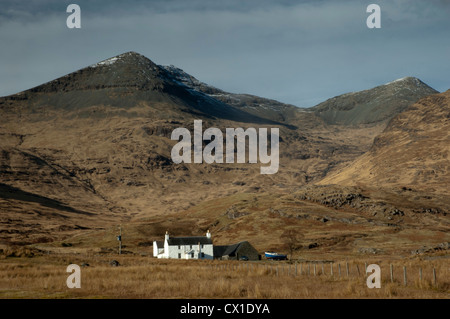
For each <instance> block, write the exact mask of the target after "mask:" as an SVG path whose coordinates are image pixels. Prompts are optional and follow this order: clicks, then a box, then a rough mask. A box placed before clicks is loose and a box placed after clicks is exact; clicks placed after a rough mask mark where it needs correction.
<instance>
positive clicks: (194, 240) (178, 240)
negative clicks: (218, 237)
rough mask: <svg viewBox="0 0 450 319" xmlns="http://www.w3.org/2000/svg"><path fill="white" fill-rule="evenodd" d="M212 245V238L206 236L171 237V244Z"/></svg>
mask: <svg viewBox="0 0 450 319" xmlns="http://www.w3.org/2000/svg"><path fill="white" fill-rule="evenodd" d="M199 243H200V244H202V245H212V239H211V238H208V237H206V236H193V237H170V238H169V246H178V245H198V244H199Z"/></svg>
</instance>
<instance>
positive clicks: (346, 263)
mask: <svg viewBox="0 0 450 319" xmlns="http://www.w3.org/2000/svg"><path fill="white" fill-rule="evenodd" d="M345 268H347V277H348V275H349V273H350V272H349V270H348V262H345Z"/></svg>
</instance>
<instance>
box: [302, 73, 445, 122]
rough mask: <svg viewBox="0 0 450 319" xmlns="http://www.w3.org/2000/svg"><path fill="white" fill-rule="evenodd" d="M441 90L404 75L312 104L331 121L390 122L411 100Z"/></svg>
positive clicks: (412, 101)
mask: <svg viewBox="0 0 450 319" xmlns="http://www.w3.org/2000/svg"><path fill="white" fill-rule="evenodd" d="M435 93H438V91H436V90H435V89H433V88H431V87H429V86H428V85H427V84H425V83H423V82H422V81H420V80H419V79H417V78H414V77H405V78H401V79H398V80H395V81H392V82H389V83H386V84H384V85H380V86H377V87H375V88H372V89H369V90H364V91H359V92H352V93H347V94H343V95H339V96H336V97H333V98H331V99H328V100H326V101H325V102H322V103H320V104H318V105H316V106H314V107H312V108H310V110H311V111H313V112H314V113H315V114H317V115H318V116H319V117H321V118H322V119H323V120H324V121H325V122H327V123H328V124H342V125H359V124H370V123H380V122H387V121H389V120H390V119H391V118H392V117H394V116H395V115H396V114H398V113H400V112H402V111H403V110H405V109H406V108H407V107H408V106H409V105H410V104H412V103H414V102H416V101H417V100H418V99H420V98H422V97H425V96H428V95H430V94H435Z"/></svg>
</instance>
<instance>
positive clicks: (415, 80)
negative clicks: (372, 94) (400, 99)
mask: <svg viewBox="0 0 450 319" xmlns="http://www.w3.org/2000/svg"><path fill="white" fill-rule="evenodd" d="M390 84H408V85H415V86H423V85H426V84H425V83H423V82H422V81H421V80H420V79H418V78H416V77H413V76H405V77H403V78H400V79H397V80H394V81H391V82H388V83H386V84H384V85H390Z"/></svg>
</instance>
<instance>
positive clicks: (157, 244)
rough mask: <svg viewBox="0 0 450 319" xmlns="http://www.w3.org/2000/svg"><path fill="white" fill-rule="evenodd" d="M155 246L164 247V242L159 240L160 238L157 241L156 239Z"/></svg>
mask: <svg viewBox="0 0 450 319" xmlns="http://www.w3.org/2000/svg"><path fill="white" fill-rule="evenodd" d="M156 246H158V247H164V242H163V241H160V240H157V241H156Z"/></svg>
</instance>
